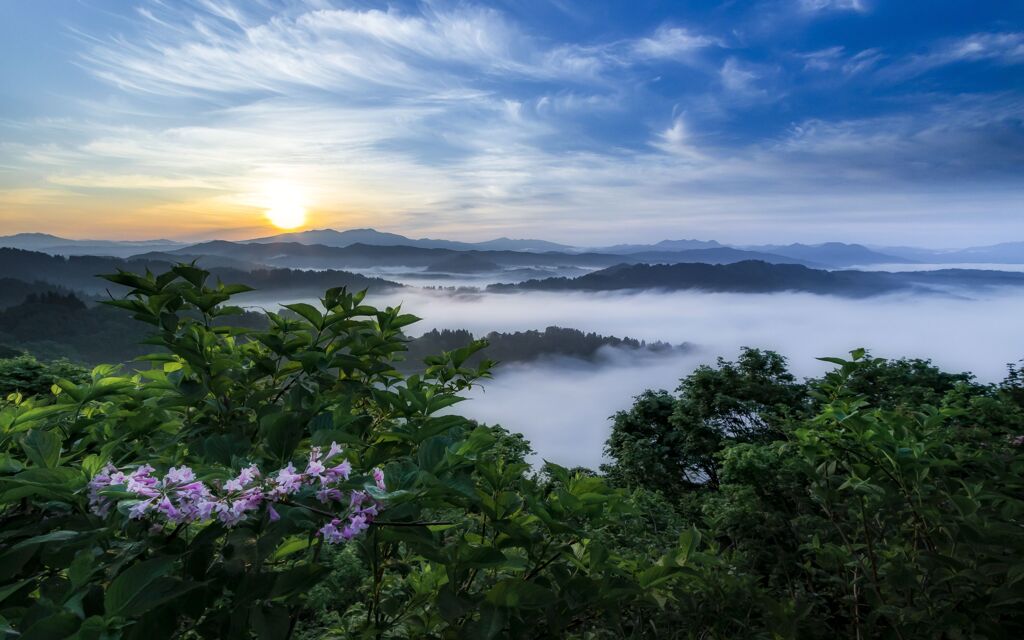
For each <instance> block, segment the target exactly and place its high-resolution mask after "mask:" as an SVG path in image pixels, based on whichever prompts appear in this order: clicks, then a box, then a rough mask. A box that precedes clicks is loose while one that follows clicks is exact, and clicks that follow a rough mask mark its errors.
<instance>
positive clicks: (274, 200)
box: [265, 185, 306, 229]
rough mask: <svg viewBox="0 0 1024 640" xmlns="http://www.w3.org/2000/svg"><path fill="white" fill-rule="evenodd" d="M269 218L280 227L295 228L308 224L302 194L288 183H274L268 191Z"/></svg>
mask: <svg viewBox="0 0 1024 640" xmlns="http://www.w3.org/2000/svg"><path fill="white" fill-rule="evenodd" d="M266 207H267V212H266V214H265V215H266V216H267V220H269V221H270V224H272V225H274V226H275V227H277V228H278V229H295V228H297V227H301V226H302V225H304V224H306V207H305V205H304V204H303V198H302V194H300V193H299V191H298V190H297V189H295V188H294V187H291V186H288V185H274V186H273V188H270V189H268V193H267V205H266Z"/></svg>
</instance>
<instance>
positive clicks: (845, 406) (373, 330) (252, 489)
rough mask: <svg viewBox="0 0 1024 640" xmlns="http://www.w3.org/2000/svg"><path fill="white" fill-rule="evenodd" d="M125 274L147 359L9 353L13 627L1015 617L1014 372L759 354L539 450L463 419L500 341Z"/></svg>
mask: <svg viewBox="0 0 1024 640" xmlns="http://www.w3.org/2000/svg"><path fill="white" fill-rule="evenodd" d="M110 279H111V280H112V281H113V282H114V283H117V284H119V285H121V286H122V287H124V288H125V289H127V292H128V293H127V294H126V295H125V296H124V297H121V298H118V299H116V300H114V301H112V302H111V304H110V306H112V307H115V309H112V311H114V312H121V313H124V314H125V315H126V316H127V315H131V316H134V321H137V322H139V324H140V326H142V327H145V328H146V330H147V332H148V335H149V339H148V340H149V344H150V346H152V347H153V354H152V355H151V356H149V357H148V359H147V360H146V362H148V363H149V365H150V367H151V368H149V369H146V370H145V371H142V372H138V373H132V372H126V371H123V370H119V369H118V368H117V367H115V366H99V367H96V368H95V369H93V370H91V371H89V370H86V369H83V368H79V367H76V366H74V365H70V364H67V363H57V364H47V363H40V362H39V361H37V360H34V359H32V358H29V357H17V358H13V359H8V360H3V361H0V386H3V389H2V391H3V393H4V396H5V399H4V400H3V401H2V402H3V404H2V405H0V434H2V440H0V443H2V451H0V531H2V532H3V535H2V537H0V557H2V559H3V561H2V562H0V616H2V619H0V625H2V626H3V628H4V629H5V630H6V631H7V632H8V633H9V634H10V635H12V636H13V635H17V637H20V638H24V639H27V640H35V639H39V638H125V639H134V638H146V639H147V640H154V639H157V638H260V639H273V638H301V639H310V640H312V639H313V638H339V639H340V638H353V637H359V638H439V639H440V638H580V639H582V638H626V637H629V638H723V639H724V638H809V639H810V638H823V639H824V638H851V639H852V638H858V639H859V638H896V639H900V638H992V639H996V638H1007V639H1009V638H1018V637H1020V635H1021V633H1022V632H1024V614H1022V609H1021V606H1020V604H1021V602H1022V601H1024V560H1022V558H1024V536H1022V535H1021V531H1022V525H1024V375H1022V373H1021V371H1020V369H1019V368H1017V367H1015V366H1011V367H1009V369H1008V374H1007V376H1006V378H1005V379H1004V380H1003V381H1002V382H1000V383H998V384H980V383H978V382H976V381H975V380H974V378H973V377H972V376H971V375H969V374H967V373H959V372H954V373H950V372H944V371H942V370H940V369H938V368H936V367H935V366H933V365H932V364H931V363H930V362H927V361H921V360H883V359H878V358H873V357H871V356H870V354H868V353H866V352H864V351H863V350H857V351H854V352H852V353H851V354H850V355H849V356H848V357H846V358H831V359H829V360H828V362H829V363H831V365H832V367H833V368H832V370H831V371H829V372H828V373H827V374H825V375H824V376H822V377H820V378H817V379H811V380H803V381H801V380H798V379H796V378H795V377H794V376H793V375H792V374H791V373H790V372H789V370H788V368H787V363H786V361H785V359H784V358H783V357H782V356H780V355H779V354H776V353H773V352H770V351H763V350H758V349H745V350H743V351H742V352H741V353H740V354H739V355H738V357H737V358H736V359H735V360H734V361H728V360H719V361H717V362H716V363H713V364H709V365H706V366H702V367H699V368H698V369H696V370H695V371H694V372H693V373H692V374H690V375H688V376H686V377H684V378H682V379H681V381H680V383H679V386H678V388H677V389H676V390H675V391H673V392H668V391H659V390H651V391H648V392H646V393H644V394H641V395H640V396H639V397H637V398H636V401H635V403H634V404H633V406H632V407H626V408H624V409H623V410H622V411H621V412H620V413H618V414H617V415H615V416H614V427H613V430H612V433H611V435H610V437H609V439H608V441H607V445H606V453H607V455H608V459H609V462H608V463H607V464H606V465H604V466H603V467H602V468H600V469H582V468H578V469H567V468H564V467H561V466H558V465H557V464H555V461H552V462H547V463H545V464H544V465H543V466H541V467H539V468H531V467H530V466H529V465H528V464H526V462H525V460H526V457H527V456H528V455H529V454H530V453H531V451H530V446H529V443H528V442H526V441H525V440H524V439H523V438H522V437H521V436H517V435H515V434H511V433H509V432H507V431H506V430H504V429H502V428H501V427H500V426H497V425H481V424H477V423H474V422H472V421H470V420H467V419H465V418H462V417H460V416H459V415H458V413H457V411H456V412H454V413H453V410H452V409H451V407H453V406H454V405H457V403H458V402H459V401H460V394H462V393H463V392H465V391H466V390H467V389H468V388H470V387H472V386H473V385H476V384H479V383H480V381H482V380H485V379H486V378H487V377H488V376H489V366H490V363H489V362H487V361H482V362H480V363H479V365H477V364H473V363H471V362H470V361H471V359H473V358H474V357H475V355H476V354H477V353H478V352H479V351H480V350H481V349H483V348H484V346H485V342H484V341H481V340H474V341H471V342H469V343H468V344H465V345H462V346H459V347H457V348H454V349H447V348H446V347H442V349H443V350H442V352H441V353H437V354H434V355H431V356H428V357H426V358H425V362H424V366H423V368H422V369H421V370H420V371H419V372H417V373H415V374H412V375H403V374H401V373H399V372H397V371H396V370H395V366H394V363H395V361H396V358H399V357H400V356H401V355H402V354H403V353H405V351H406V349H407V348H408V341H407V339H406V338H405V333H406V332H407V331H408V330H409V329H408V328H409V327H410V326H412V325H413V324H414V323H415V322H416V318H415V317H414V316H411V315H409V314H406V313H404V312H403V311H401V310H399V309H391V308H389V309H376V308H373V307H371V306H369V305H367V304H365V302H364V300H363V297H362V295H361V294H352V293H349V292H348V291H347V290H345V289H341V288H337V289H332V290H329V291H327V292H326V293H325V294H324V295H323V297H322V299H321V305H320V306H319V307H315V306H312V305H303V304H296V305H289V311H290V312H291V313H288V314H278V313H267V314H266V319H265V325H264V327H263V328H260V329H251V328H246V327H239V328H234V327H233V326H232V324H231V320H232V319H233V318H237V317H238V316H237V314H236V313H235V311H236V310H235V309H234V308H233V307H232V306H231V305H230V302H231V297H232V296H233V295H236V294H238V293H242V292H244V291H245V290H246V289H247V288H246V287H244V286H225V285H221V284H212V279H211V277H210V274H209V273H208V272H205V271H203V270H200V269H197V268H195V267H193V266H188V265H179V266H176V267H174V268H173V270H172V271H169V272H166V273H161V274H160V275H153V274H146V275H132V274H126V273H121V274H118V275H114V276H111V277H110ZM47 300H49V301H50V302H52V303H55V304H57V305H58V306H59V305H66V306H67V307H68V308H69V309H70V308H77V307H78V304H80V303H79V302H78V301H77V300H76V299H75V298H73V297H68V296H66V295H64V294H55V295H53V296H43V297H42V298H40V299H37V300H35V302H34V304H39V303H44V302H46V301H47ZM78 310H79V311H80V309H78ZM449 337H450V336H444V335H443V334H438V335H437V337H436V340H438V341H441V340H446V339H448V338H449ZM464 337H465V338H467V339H468V338H469V337H470V336H468V335H464ZM583 339H584V340H586V339H590V338H589V337H588V336H583ZM442 410H445V411H443V412H442Z"/></svg>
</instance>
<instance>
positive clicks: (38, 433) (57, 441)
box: [21, 429, 63, 469]
mask: <svg viewBox="0 0 1024 640" xmlns="http://www.w3.org/2000/svg"><path fill="white" fill-rule="evenodd" d="M62 442H63V439H62V438H61V437H60V436H59V435H58V434H57V432H56V431H55V430H46V431H44V430H41V429H32V430H30V431H29V432H28V433H27V434H25V437H24V438H22V439H21V448H22V449H24V450H25V455H27V456H28V458H29V460H31V461H32V462H33V463H34V464H35V465H36V466H38V467H45V468H47V469H52V468H54V467H56V466H57V463H58V462H60V445H61V443H62Z"/></svg>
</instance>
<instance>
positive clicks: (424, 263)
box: [173, 240, 796, 269]
mask: <svg viewBox="0 0 1024 640" xmlns="http://www.w3.org/2000/svg"><path fill="white" fill-rule="evenodd" d="M173 253H174V254H176V255H179V254H180V255H189V256H195V255H217V256H223V257H228V258H233V259H235V260H240V261H245V262H252V263H260V264H265V265H268V266H278V267H293V268H299V269H316V268H334V269H346V268H357V269H368V268H375V267H431V266H432V265H434V264H437V263H439V262H441V261H443V260H447V259H449V258H451V257H454V256H456V255H465V256H472V257H474V258H477V259H479V260H484V261H487V262H490V263H494V264H497V265H500V266H501V267H503V268H522V267H590V268H602V267H610V266H613V265H616V264H620V263H623V262H625V263H631V264H638V263H653V262H663V263H680V262H708V263H730V262H739V261H742V260H764V261H765V262H771V263H792V262H795V261H796V260H795V259H793V258H786V257H784V256H775V255H771V254H766V253H761V252H753V251H743V250H741V249H733V248H730V247H720V248H715V249H694V250H690V251H660V252H644V253H635V254H630V255H626V256H620V255H611V254H602V253H565V252H558V251H548V252H543V253H531V252H527V251H477V250H471V251H456V250H454V249H437V248H426V247H411V246H406V245H390V246H384V245H368V244H362V243H356V244H352V245H349V246H347V247H329V246H326V245H308V244H301V243H297V242H277V243H266V244H263V243H250V244H241V243H236V242H227V241H223V240H215V241H213V242H204V243H201V244H196V245H192V246H190V247H185V248H183V249H180V250H178V251H175V252H173Z"/></svg>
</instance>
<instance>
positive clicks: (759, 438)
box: [604, 348, 807, 495]
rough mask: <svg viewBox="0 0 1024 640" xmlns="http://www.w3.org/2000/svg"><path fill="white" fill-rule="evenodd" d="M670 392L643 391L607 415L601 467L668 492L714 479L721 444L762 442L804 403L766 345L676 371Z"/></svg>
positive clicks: (796, 414) (712, 482)
mask: <svg viewBox="0 0 1024 640" xmlns="http://www.w3.org/2000/svg"><path fill="white" fill-rule="evenodd" d="M676 391H677V393H678V396H677V397H675V398H673V397H672V396H670V395H669V394H668V393H667V392H664V391H660V392H650V391H648V392H646V393H644V394H641V395H640V396H638V397H637V399H636V402H635V403H634V405H633V408H632V409H631V410H629V411H625V412H620V413H618V414H616V415H615V416H614V418H613V420H614V423H613V427H612V434H611V436H610V437H609V439H608V442H607V445H606V447H605V453H606V454H607V455H608V456H609V457H611V458H613V459H614V460H615V462H614V464H612V465H608V466H606V467H604V469H605V471H606V472H607V473H608V474H609V476H610V477H613V478H617V479H621V480H623V481H626V482H627V483H630V484H635V483H637V482H639V481H640V480H641V479H644V484H645V486H648V487H651V488H655V489H657V490H659V491H663V492H665V493H666V494H670V495H679V494H680V493H681V492H682V493H685V492H688V491H690V490H691V489H692V488H694V487H695V486H698V485H705V486H707V487H709V488H712V489H713V488H716V487H717V486H718V484H719V473H720V471H719V466H720V461H719V454H720V453H721V452H722V450H723V449H724V448H725V446H726V445H727V444H731V443H738V442H766V441H770V440H773V439H776V438H778V437H780V436H781V434H782V430H783V428H784V426H785V425H786V424H787V422H789V421H791V420H793V419H795V418H797V417H799V416H802V415H803V414H804V413H805V412H806V410H807V398H806V391H805V388H804V387H803V386H802V385H800V384H798V383H797V382H796V381H795V379H794V378H793V376H792V374H790V373H789V371H788V370H787V369H786V361H785V358H783V357H782V356H780V355H779V354H777V353H775V352H772V351H762V350H759V349H750V348H744V349H743V350H742V352H741V353H740V357H739V358H738V359H737V361H736V362H730V361H727V360H724V359H722V358H719V359H718V362H717V365H716V366H715V367H709V366H700V367H698V368H697V369H696V370H695V371H694V372H693V373H692V374H690V375H689V376H687V377H686V378H683V380H682V381H681V382H680V385H679V387H678V389H677V390H676Z"/></svg>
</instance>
